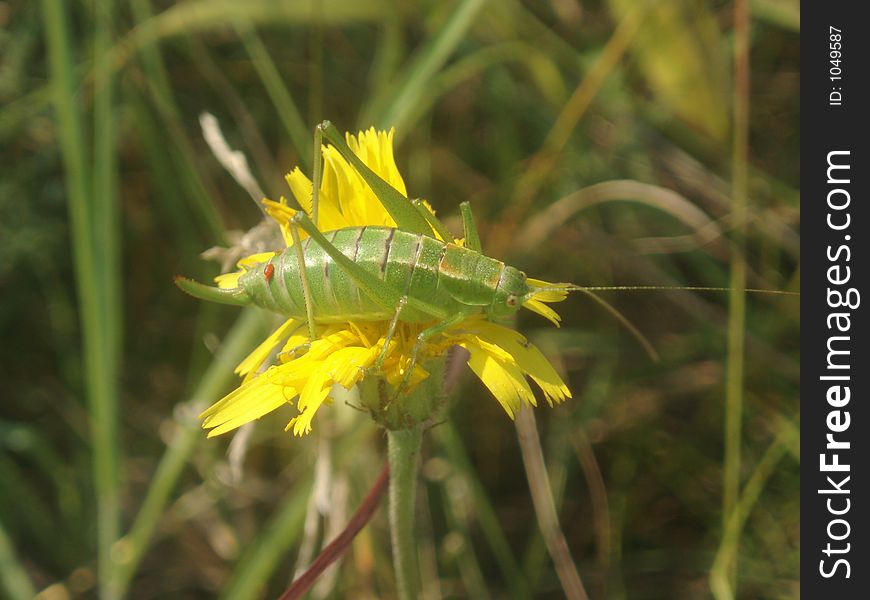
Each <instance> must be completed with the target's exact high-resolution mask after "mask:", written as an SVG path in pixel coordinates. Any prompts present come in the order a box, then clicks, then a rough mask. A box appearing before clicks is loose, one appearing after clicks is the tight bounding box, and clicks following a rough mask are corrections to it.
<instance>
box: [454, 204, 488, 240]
mask: <svg viewBox="0 0 870 600" xmlns="http://www.w3.org/2000/svg"><path fill="white" fill-rule="evenodd" d="M459 212H460V213H462V229H463V231H464V232H465V247H466V248H468V249H469V250H474V251H475V252H482V251H483V250H482V248H481V245H480V234H479V233H477V226H476V225H475V224H474V215H472V214H471V205H470V204H469V203H468V202H467V201H466V202H462V203H461V204H460V205H459Z"/></svg>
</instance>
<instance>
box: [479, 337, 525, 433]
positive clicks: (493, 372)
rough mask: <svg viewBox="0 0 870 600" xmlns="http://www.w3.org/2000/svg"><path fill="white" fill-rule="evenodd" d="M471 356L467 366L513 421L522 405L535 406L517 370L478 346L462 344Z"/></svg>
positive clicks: (523, 379)
mask: <svg viewBox="0 0 870 600" xmlns="http://www.w3.org/2000/svg"><path fill="white" fill-rule="evenodd" d="M463 345H464V346H465V348H466V349H468V351H469V353H470V354H471V356H470V358H469V359H468V366H469V367H471V370H472V371H474V374H475V375H477V376H478V377H479V378H480V380H481V381H482V382H483V384H484V385H485V386H486V387H487V388H488V389H489V391H490V392H492V395H493V396H495V399H496V400H498V401H499V403H500V404H501V405H502V407H503V408H504V409H505V412H507V414H508V416H509V417H510V418H511V419H513V418H514V415H515V414H516V413H517V411H518V410H519V409H520V408H521V407H522V405H523V404H524V403H528V404H532V405H535V404H536V402H535V396H534V394H532V390H531V388H530V387H529V384H528V383H527V382H526V380H525V378H524V377H523V374H522V373H521V372H520V370H519V368H517V367H516V366H514V365H508V364H507V363H504V362H502V361H500V360H498V359H497V358H495V357H494V356H492V355H491V354H489V353H488V352H486V351H485V350H484V349H483V348H481V347H480V346H477V345H475V344H463Z"/></svg>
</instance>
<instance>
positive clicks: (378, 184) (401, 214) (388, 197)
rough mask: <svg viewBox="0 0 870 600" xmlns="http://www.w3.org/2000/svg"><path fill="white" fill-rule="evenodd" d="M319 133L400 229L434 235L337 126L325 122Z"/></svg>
mask: <svg viewBox="0 0 870 600" xmlns="http://www.w3.org/2000/svg"><path fill="white" fill-rule="evenodd" d="M317 129H318V131H321V132H323V135H325V136H326V139H328V140H329V141H330V142H331V143H332V145H333V146H335V147H336V149H338V151H339V153H341V155H342V156H343V157H344V159H345V160H346V161H347V162H349V163H350V164H351V165H352V166H353V168H354V169H355V170H356V172H357V173H359V175H360V177H362V178H363V179H364V180H365V182H366V183H367V184H368V185H369V187H370V188H372V191H373V192H374V193H375V196H377V197H378V200H379V201H380V202H381V204H383V205H384V208H385V209H386V211H387V212H388V213H390V216H391V217H393V220H394V221H395V222H396V224H397V225H398V226H399V229H403V230H404V231H411V232H413V233H422V234H423V235H428V236H431V235H432V228H431V227H430V226H429V223H428V222H427V221H426V219H425V218H423V216H422V215H420V213H418V212H417V211H416V210H415V209H414V207H413V206H411V203H410V202H409V201H408V199H407V198H406V197H405V196H404V195H403V194H402V193H401V192H400V191H399V190H397V189H396V188H394V187H393V186H391V185H390V184H389V183H387V182H386V181H384V180H383V179H382V178H381V177H380V175H378V174H377V173H375V172H374V171H372V170H371V169H370V168H369V167H368V166H367V165H366V164H365V163H364V162H363V161H362V160H360V158H359V157H358V156H357V155H356V154H355V153H354V152H353V150H351V149H350V146H348V145H347V142H346V141H344V137H343V136H342V135H341V133H339V131H338V129H336V128H335V125H333V124H332V123H330V122H329V121H324V122H323V123H321V124H320V125H318V126H317Z"/></svg>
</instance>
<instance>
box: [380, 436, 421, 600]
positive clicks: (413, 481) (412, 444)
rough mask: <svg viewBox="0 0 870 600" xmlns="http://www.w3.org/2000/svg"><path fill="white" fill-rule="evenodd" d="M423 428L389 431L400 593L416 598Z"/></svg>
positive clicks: (392, 518)
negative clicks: (416, 519)
mask: <svg viewBox="0 0 870 600" xmlns="http://www.w3.org/2000/svg"><path fill="white" fill-rule="evenodd" d="M422 437H423V435H422V428H421V427H420V425H417V426H415V427H413V428H411V429H400V430H390V431H389V432H388V434H387V440H388V450H387V454H388V456H389V461H390V536H391V538H392V542H393V569H394V570H395V572H396V596H397V597H398V598H399V600H415V599H416V598H417V597H418V596H419V594H418V590H419V589H420V584H419V571H418V568H417V545H416V543H415V541H414V494H415V492H416V490H417V462H418V459H419V455H420V441H421V439H422Z"/></svg>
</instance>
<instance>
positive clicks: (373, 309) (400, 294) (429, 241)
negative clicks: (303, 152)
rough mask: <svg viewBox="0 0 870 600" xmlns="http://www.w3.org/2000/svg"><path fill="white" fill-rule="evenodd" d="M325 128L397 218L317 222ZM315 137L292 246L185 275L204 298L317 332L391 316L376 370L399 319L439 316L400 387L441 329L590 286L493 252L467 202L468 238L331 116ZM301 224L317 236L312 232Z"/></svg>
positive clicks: (183, 281) (419, 342) (420, 340)
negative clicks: (239, 264) (528, 270)
mask: <svg viewBox="0 0 870 600" xmlns="http://www.w3.org/2000/svg"><path fill="white" fill-rule="evenodd" d="M324 136H325V137H326V139H327V140H329V142H331V143H332V144H333V145H334V146H335V147H336V148H337V149H338V151H339V152H340V153H341V155H342V156H343V157H344V158H345V160H347V161H348V162H349V163H350V164H351V165H352V166H353V168H354V169H356V171H357V172H358V173H359V174H360V176H361V177H362V178H363V179H364V180H365V182H366V183H367V184H368V185H369V186H370V187H371V189H372V191H373V192H374V193H375V195H376V196H377V198H378V200H379V201H380V202H381V204H382V205H383V206H384V208H385V209H386V210H387V212H388V213H389V214H390V216H391V217H392V218H393V220H394V221H395V222H396V224H397V227H396V228H391V227H374V226H363V227H347V228H344V229H337V230H334V231H327V232H321V231H320V230H319V229H318V227H317V225H316V223H317V214H318V195H319V191H320V186H321V179H322V164H321V160H322V157H321V154H320V148H321V143H322V139H323V137H324ZM314 147H315V160H314V165H315V167H314V181H313V186H312V212H311V217H310V218H309V216H308V215H306V214H305V213H304V212H302V211H300V212H298V213H296V215H295V216H294V217H293V220H292V222H291V224H290V225H291V227H290V231H291V235H292V238H293V245H292V247H291V248H287V249H285V250H283V251H281V252H278V253H276V254H275V256H273V257H272V258H271V259H269V260H268V261H267V262H264V263H261V264H259V265H257V266H256V267H254V268H252V269H251V270H249V271H247V272H246V273H245V274H244V275H242V276H241V277H240V278H239V280H238V285H237V287H235V288H229V289H223V288H217V287H212V286H206V285H204V284H201V283H198V282H196V281H193V280H190V279H187V278H184V277H178V278H176V284H177V285H178V287H179V288H181V289H182V290H183V291H185V292H187V293H188V294H190V295H192V296H195V297H197V298H200V299H203V300H211V301H215V302H221V303H224V304H233V305H239V306H245V305H251V304H253V305H256V306H259V307H261V308H265V309H267V310H270V311H273V312H277V313H280V314H282V315H284V316H286V317H292V318H296V319H300V320H305V321H306V322H307V325H308V330H309V339H311V340H314V339H315V326H316V325H319V324H328V323H336V322H345V321H357V322H365V321H387V320H389V322H390V325H389V328H388V330H387V334H386V338H385V343H384V346H383V350H382V351H381V353H380V356H379V357H378V359H377V360H376V362H375V363H374V368H375V369H376V370H377V369H379V368H380V367H381V365H382V363H383V361H384V358H385V356H386V353H387V348H388V346H389V343H390V340H391V339H392V336H393V334H394V332H395V330H396V326H397V324H398V323H399V322H404V323H412V324H429V323H431V325H429V326H428V327H426V328H425V329H423V330H422V331H421V332H420V333H419V334H418V336H417V339H416V340H415V343H414V346H413V349H412V351H411V354H410V356H409V364H408V367H407V370H406V372H405V375H404V377H405V379H404V381H403V383H402V385H401V386H400V387H399V390H401V389H403V388H404V387H405V386H406V385H407V382H408V379H409V377H410V374H411V372H412V371H413V369H414V365H415V364H416V361H417V356H418V353H419V351H420V349H421V348H422V347H423V345H424V344H426V342H427V340H429V339H431V338H432V337H433V336H436V335H438V334H440V333H443V332H445V331H447V330H449V329H450V328H452V327H455V326H456V325H458V324H459V323H461V322H462V321H463V320H465V319H467V318H468V317H470V316H472V315H475V314H480V313H482V314H483V315H485V316H486V318H488V319H490V320H503V319H505V318H507V317H509V316H511V315H512V314H514V313H516V312H517V311H518V310H519V308H520V307H521V306H522V305H523V303H524V302H526V301H528V300H530V299H532V298H533V297H534V296H535V295H536V294H539V293H541V292H546V291H550V290H553V291H558V292H565V291H568V290H574V289H581V288H579V287H578V286H573V285H569V284H555V286H554V285H551V284H546V283H545V282H542V281H538V280H534V279H529V278H527V277H526V274H525V273H523V272H522V271H520V270H518V269H516V268H514V267H511V266H509V265H506V264H505V263H503V262H502V261H499V260H497V259H494V258H491V257H488V256H486V255H484V254H483V252H482V249H481V244H480V236H479V234H478V231H477V228H476V226H475V224H474V218H473V216H472V213H471V209H470V207H469V204H468V203H467V202H464V203H462V204H461V205H460V211H461V215H462V223H463V230H464V237H465V243H464V245H459V244H458V243H457V240H455V239H454V238H453V237H452V236H451V235H450V233H449V232H448V231H447V228H446V227H445V226H444V224H443V223H441V221H440V220H439V219H438V218H437V217H436V216H435V215H434V214H433V213H432V211H430V210H429V209H427V208H426V207H425V206H424V205H423V204H422V202H420V201H411V200H409V199H408V198H406V197H405V196H404V195H403V194H402V193H400V192H399V191H398V190H396V189H395V188H393V187H392V186H391V185H390V184H389V183H387V182H386V181H384V180H383V179H382V178H381V177H380V176H378V175H377V174H376V173H375V172H374V171H372V170H371V169H370V168H369V167H368V166H367V165H365V164H364V163H363V162H362V160H360V159H359V157H357V155H356V154H355V153H354V152H353V151H352V150H351V149H350V147H349V146H348V145H347V143H346V142H345V140H344V138H343V137H342V136H341V134H340V133H339V132H338V130H337V129H336V128H335V126H334V125H332V124H331V123H330V122H329V121H324V122H323V123H321V124H320V125H318V126H317V128H316V130H315V141H314ZM299 230H302V231H304V232H305V233H307V234H308V236H309V237H308V239H306V240H305V241H304V242H302V241H301V238H300V234H299Z"/></svg>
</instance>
